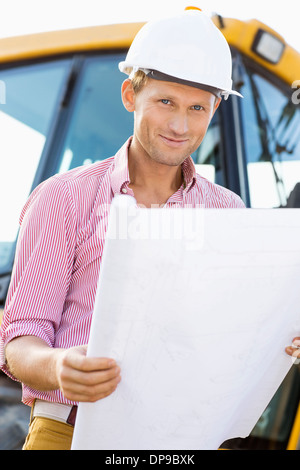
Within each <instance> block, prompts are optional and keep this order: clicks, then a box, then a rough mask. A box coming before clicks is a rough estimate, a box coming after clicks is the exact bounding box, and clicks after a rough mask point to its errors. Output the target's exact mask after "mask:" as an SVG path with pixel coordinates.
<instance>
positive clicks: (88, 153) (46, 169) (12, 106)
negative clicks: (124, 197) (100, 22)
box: [0, 15, 300, 449]
mask: <svg viewBox="0 0 300 470" xmlns="http://www.w3.org/2000/svg"><path fill="white" fill-rule="evenodd" d="M213 21H214V22H215V24H216V25H217V26H218V28H219V29H220V30H221V32H222V33H223V34H224V36H225V37H226V39H227V41H228V43H229V45H230V47H231V50H232V56H233V80H234V89H235V90H238V91H240V92H241V93H242V95H243V96H244V98H243V99H237V98H236V97H230V99H229V100H228V101H224V102H222V104H221V106H220V108H219V110H218V112H217V113H216V114H215V116H214V119H213V121H212V122H211V125H210V127H209V130H208V132H207V135H206V137H205V139H204V141H203V143H202V144H201V146H200V147H199V149H198V150H197V151H196V152H195V153H194V154H193V156H192V157H193V159H194V161H195V164H196V167H197V170H198V171H199V172H200V173H201V174H202V175H203V176H205V177H207V178H208V179H210V180H212V181H214V182H216V183H218V184H221V185H223V186H226V187H228V188H229V189H231V190H233V191H234V192H236V193H238V194H239V195H240V196H241V197H242V199H243V200H244V202H245V204H246V206H247V207H249V208H282V209H285V208H292V207H300V138H299V137H300V106H299V103H300V92H299V87H300V54H299V53H298V52H297V51H296V50H295V49H293V48H292V47H290V46H289V45H288V44H286V42H285V41H284V39H283V38H282V37H281V36H280V35H279V34H277V32H276V31H273V30H272V29H270V28H269V27H268V26H266V25H265V24H262V23H260V22H259V21H257V20H251V21H247V22H244V21H239V20H237V19H229V18H223V17H221V16H218V15H216V16H214V17H213ZM141 26H142V23H132V24H119V25H105V26H99V27H88V28H81V29H73V30H69V31H55V32H50V33H41V34H34V35H27V36H23V37H15V38H7V39H0V129H1V138H0V155H1V158H0V172H1V175H2V178H1V185H0V198H1V205H0V217H1V221H2V224H1V225H2V227H3V228H1V235H0V301H1V305H2V307H3V305H4V302H5V297H6V293H7V289H8V285H9V281H10V276H11V271H12V265H13V258H14V252H15V243H16V237H17V232H18V218H19V214H20V211H21V208H22V206H23V204H24V203H25V201H26V199H27V197H28V195H29V193H30V192H31V191H32V189H33V188H34V187H35V186H36V185H38V184H39V183H40V182H41V181H43V180H45V179H46V178H48V177H50V176H51V175H53V174H54V173H58V172H63V171H67V170H69V169H71V168H74V167H76V166H80V165H85V164H87V163H92V162H95V161H97V160H101V159H104V158H107V157H109V156H111V155H114V154H115V152H116V151H117V150H118V149H119V148H120V147H121V145H122V144H123V143H124V142H125V140H126V139H127V138H128V136H130V135H131V134H132V130H133V121H132V115H131V114H130V113H127V112H126V111H125V110H124V109H123V105H122V103H121V99H120V87H121V82H122V81H123V80H124V78H125V77H124V76H123V75H122V74H121V73H120V72H119V70H118V63H119V62H120V61H121V60H123V59H124V57H125V55H126V52H127V49H128V47H129V46H130V44H131V42H132V40H133V38H134V36H135V34H136V33H137V31H138V30H139V29H140V28H141ZM195 59H196V58H195ZM275 367H276V365H275ZM299 398H300V370H299V365H293V366H292V368H291V371H290V373H289V374H288V376H287V377H286V379H285V380H284V382H283V383H282V385H281V387H280V388H279V390H278V392H277V393H276V395H275V396H274V398H273V399H272V401H271V403H270V404H269V406H268V407H267V409H266V410H265V412H264V413H263V415H262V417H261V418H260V420H259V421H258V423H257V425H256V426H255V428H254V429H253V431H252V433H251V435H250V436H249V437H248V438H246V439H234V440H231V441H227V442H226V443H224V446H223V447H225V448H231V449H236V448H239V449H299V448H300V408H299ZM0 415H1V413H0Z"/></svg>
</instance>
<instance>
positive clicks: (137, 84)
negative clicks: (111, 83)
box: [131, 70, 148, 94]
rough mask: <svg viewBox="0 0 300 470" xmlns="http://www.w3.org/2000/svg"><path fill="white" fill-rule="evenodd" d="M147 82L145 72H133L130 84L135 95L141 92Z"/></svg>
mask: <svg viewBox="0 0 300 470" xmlns="http://www.w3.org/2000/svg"><path fill="white" fill-rule="evenodd" d="M147 81H148V77H147V75H146V74H145V72H143V71H142V70H138V71H137V72H135V74H134V76H133V77H132V78H131V83H132V87H133V91H134V92H135V94H137V93H138V92H139V91H141V89H142V88H143V86H144V85H145V84H146V83H147Z"/></svg>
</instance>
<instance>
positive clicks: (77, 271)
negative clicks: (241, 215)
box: [1, 11, 244, 449]
mask: <svg viewBox="0 0 300 470" xmlns="http://www.w3.org/2000/svg"><path fill="white" fill-rule="evenodd" d="M120 69H121V70H122V71H124V72H125V73H128V74H130V76H129V78H127V79H126V80H125V81H124V83H123V85H122V100H123V104H124V106H125V108H126V109H127V110H128V111H129V112H133V113H134V118H135V119H134V135H133V137H132V138H130V139H129V140H128V141H127V142H126V143H125V144H124V146H123V147H122V148H121V150H120V151H119V152H118V153H117V154H116V155H115V156H114V157H110V158H108V159H107V160H105V161H103V162H100V163H97V164H94V165H91V166H88V167H83V168H79V169H75V170H71V171H69V172H68V173H66V174H63V175H56V176H54V177H52V178H50V179H49V180H47V181H46V182H44V183H43V184H41V185H40V186H39V187H38V188H36V189H35V190H34V191H33V193H32V195H31V196H30V198H29V200H28V202H27V204H26V205H25V207H24V209H23V212H22V214H21V230H20V235H19V240H18V246H17V251H16V261H15V265H14V270H13V275H12V280H11V285H10V289H9V292H8V296H7V302H6V307H5V313H4V318H3V323H2V327H1V365H2V369H3V370H4V371H5V372H6V373H7V374H9V375H10V376H11V377H12V378H14V379H17V380H19V381H20V382H22V383H23V401H24V403H26V404H28V405H29V406H31V407H32V420H31V424H30V429H29V434H28V436H27V440H26V443H25V446H24V448H25V449H69V448H70V446H71V440H72V433H73V425H74V417H75V414H76V405H77V404H78V402H80V401H89V402H93V401H95V400H99V399H102V398H105V397H106V396H108V395H109V394H111V393H112V392H113V391H114V390H115V389H116V387H117V385H118V383H119V381H120V368H119V367H118V365H117V364H116V362H115V360H114V359H113V358H97V357H86V346H85V345H86V344H87V342H88V338H89V331H90V323H91V317H92V312H93V305H94V298H95V293H96V288H97V281H98V276H99V271H100V266H101V257H102V251H103V244H104V238H105V231H106V226H107V218H106V217H105V216H104V214H102V213H101V208H102V207H103V206H107V205H108V204H110V202H111V201H112V199H113V197H114V195H116V194H130V195H132V196H134V197H135V199H136V201H137V204H140V205H143V206H145V207H151V206H152V205H153V204H155V205H156V207H157V204H159V205H160V206H165V207H185V206H189V207H191V206H196V205H199V204H201V205H204V206H205V207H218V208H220V207H221V208H223V207H224V208H227V207H231V208H234V207H237V208H238V207H244V204H243V202H242V201H241V199H240V198H239V197H238V196H237V195H235V194H233V193H232V192H230V191H229V190H227V189H225V188H221V187H220V186H217V185H214V184H212V183H210V182H208V181H207V180H205V179H204V178H202V177H200V176H199V175H197V174H196V172H195V167H194V164H193V162H192V159H191V157H190V156H189V155H190V154H191V153H193V151H194V150H196V149H197V147H198V146H199V145H200V143H201V142H202V140H203V137H204V135H205V132H206V130H207V127H208V125H209V123H210V121H211V119H212V117H213V115H214V113H215V112H216V110H217V108H218V106H219V104H220V101H221V98H222V96H224V97H225V98H227V97H228V95H229V94H237V93H236V92H234V91H233V90H232V89H231V78H230V74H231V57H230V51H229V48H228V45H227V43H226V41H225V39H224V37H223V36H222V35H221V33H220V32H219V31H218V30H217V28H216V27H215V26H214V25H213V23H212V22H211V20H210V19H209V18H207V17H205V15H203V13H201V12H199V11H187V12H185V13H184V14H183V15H178V16H176V17H173V18H169V19H164V20H161V21H157V22H152V23H149V24H148V25H146V26H145V27H144V28H143V29H142V30H141V32H140V33H139V34H138V35H137V37H136V39H135V40H134V42H133V44H132V46H131V48H130V50H129V52H128V55H127V58H126V61H125V62H123V63H121V64H120Z"/></svg>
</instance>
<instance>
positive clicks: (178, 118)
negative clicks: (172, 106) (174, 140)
mask: <svg viewBox="0 0 300 470" xmlns="http://www.w3.org/2000/svg"><path fill="white" fill-rule="evenodd" d="M169 129H170V130H171V131H172V132H173V133H174V134H177V135H184V134H186V133H187V131H188V117H187V115H186V114H185V113H176V114H175V115H173V116H172V117H171V118H170V120H169Z"/></svg>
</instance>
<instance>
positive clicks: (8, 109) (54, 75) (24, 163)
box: [0, 60, 69, 272]
mask: <svg viewBox="0 0 300 470" xmlns="http://www.w3.org/2000/svg"><path fill="white" fill-rule="evenodd" d="M68 64H69V62H68V61H67V60H65V61H59V62H55V63H53V62H52V63H44V64H36V65H27V66H22V67H15V68H10V69H7V70H0V80H1V83H3V84H5V96H2V100H1V103H0V128H1V139H0V155H1V160H0V174H1V184H0V200H1V204H0V220H1V228H0V272H5V271H8V270H9V268H10V264H11V257H12V255H13V251H14V250H13V248H14V243H15V239H16V235H17V231H18V220H19V216H20V212H21V209H22V207H23V205H24V203H25V202H26V199H27V197H28V195H29V193H30V191H31V189H32V184H33V181H34V178H35V175H36V172H37V168H38V166H39V164H40V161H41V156H42V153H43V150H44V148H45V144H46V141H47V138H48V136H49V132H50V128H51V122H52V120H53V117H54V114H55V109H56V107H57V103H58V101H59V97H60V94H61V91H62V86H63V83H64V80H65V77H66V74H67V70H68ZM3 98H5V99H3Z"/></svg>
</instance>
